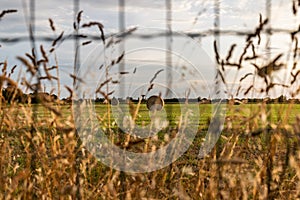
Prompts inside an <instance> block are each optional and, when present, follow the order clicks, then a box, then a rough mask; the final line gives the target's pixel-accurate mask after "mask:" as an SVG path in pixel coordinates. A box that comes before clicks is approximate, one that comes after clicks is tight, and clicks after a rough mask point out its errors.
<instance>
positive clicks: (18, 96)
mask: <svg viewBox="0 0 300 200" xmlns="http://www.w3.org/2000/svg"><path fill="white" fill-rule="evenodd" d="M2 101H3V102H8V103H12V102H17V103H29V102H30V103H33V104H35V103H41V102H42V101H47V102H56V101H61V102H63V103H71V102H72V99H71V98H63V99H61V100H60V99H58V97H57V96H56V95H55V94H49V93H46V92H39V93H30V94H25V93H23V92H22V90H21V89H19V88H17V87H14V86H10V85H9V86H8V87H6V88H2ZM91 101H93V102H95V103H111V104H117V103H126V102H128V101H131V102H133V103H138V102H139V99H138V98H132V97H127V98H126V99H124V98H115V97H114V98H112V99H109V100H107V99H105V98H96V99H91ZM215 101H218V100H215ZM146 102H147V99H146V98H144V97H143V98H142V99H141V103H146ZM164 102H165V103H185V102H188V103H200V104H210V103H212V100H211V99H209V98H201V97H198V98H189V99H186V98H170V99H164ZM223 102H226V103H230V104H245V103H248V104H251V103H260V102H265V103H269V104H272V103H296V104H300V99H287V98H286V97H285V96H284V95H281V96H279V97H277V98H241V99H240V98H234V99H226V100H225V101H223Z"/></svg>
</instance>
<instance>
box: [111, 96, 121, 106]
mask: <svg viewBox="0 0 300 200" xmlns="http://www.w3.org/2000/svg"><path fill="white" fill-rule="evenodd" d="M110 104H111V105H112V106H117V105H119V100H118V99H117V98H115V97H113V98H112V99H111V101H110Z"/></svg>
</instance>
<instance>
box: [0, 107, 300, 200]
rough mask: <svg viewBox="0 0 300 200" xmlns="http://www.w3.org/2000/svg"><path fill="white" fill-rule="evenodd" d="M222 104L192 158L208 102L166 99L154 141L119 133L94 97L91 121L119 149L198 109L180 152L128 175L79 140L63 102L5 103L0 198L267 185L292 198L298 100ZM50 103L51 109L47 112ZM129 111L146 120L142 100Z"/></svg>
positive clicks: (240, 191)
mask: <svg viewBox="0 0 300 200" xmlns="http://www.w3.org/2000/svg"><path fill="white" fill-rule="evenodd" d="M2 106H4V105H2ZM121 107H122V109H123V112H124V113H125V114H126V115H127V116H133V115H134V113H135V112H133V111H135V110H134V109H133V108H137V107H138V106H137V104H134V105H133V108H131V110H130V108H129V107H128V106H127V105H122V106H121ZM226 107H227V111H226V113H227V114H226V116H225V123H224V127H223V131H222V135H221V137H220V138H219V140H218V143H217V144H216V146H215V148H213V149H212V151H211V152H210V153H209V154H208V155H207V156H206V157H205V158H201V159H200V158H198V153H199V149H200V146H201V144H202V143H203V139H204V137H205V134H206V132H207V129H208V126H209V122H210V120H211V116H212V110H213V106H212V105H211V104H199V105H198V104H191V105H187V106H186V105H184V104H182V105H179V104H166V105H165V108H164V110H165V111H162V112H163V113H164V114H163V115H162V117H163V119H167V120H169V121H170V123H169V126H168V127H165V128H163V129H161V130H159V131H158V133H157V135H158V140H157V139H155V138H154V137H152V138H150V139H137V138H135V137H133V136H130V134H129V133H130V129H127V131H128V132H126V130H125V131H124V130H122V129H120V128H119V125H118V122H120V120H118V117H116V116H117V114H119V113H118V112H116V110H115V108H113V107H110V105H106V104H95V105H94V110H95V113H96V116H97V120H98V121H97V123H99V127H102V128H103V130H105V133H106V134H107V136H108V137H112V138H114V139H113V141H114V143H115V144H116V145H118V146H120V147H121V148H124V149H126V150H128V151H133V152H143V153H145V152H148V151H151V149H152V148H153V147H154V146H156V147H159V146H161V145H164V144H166V142H167V140H166V134H169V137H168V138H169V139H172V138H173V137H174V134H175V135H176V130H178V127H179V126H180V123H179V121H180V119H182V118H181V116H183V115H185V113H186V112H187V111H188V110H189V109H190V110H194V112H195V111H197V112H199V113H198V114H199V116H197V115H193V116H191V118H190V120H189V121H188V124H189V125H190V126H187V127H188V128H191V127H192V128H193V129H195V130H196V132H197V134H196V137H195V138H194V141H193V143H192V145H191V146H190V147H189V148H188V150H187V152H185V153H184V154H183V155H182V156H181V157H180V158H179V159H178V160H177V161H175V162H174V163H173V164H171V165H170V166H168V167H165V168H163V169H161V170H158V171H154V172H148V173H140V174H131V173H125V172H119V171H117V170H113V169H112V168H110V167H108V166H106V165H103V164H102V163H101V162H99V161H97V159H95V158H94V157H93V155H92V154H90V153H89V152H88V151H86V150H85V149H84V148H83V146H80V142H78V137H77V136H76V132H75V129H74V122H73V116H72V106H71V105H69V104H68V105H55V104H53V105H51V109H49V105H48V106H46V107H45V106H44V105H38V104H37V105H34V104H33V105H30V106H29V105H21V104H14V105H5V107H3V108H2V109H1V131H0V146H1V149H0V166H1V170H0V171H1V172H0V173H1V174H0V194H1V195H2V196H1V198H4V196H3V194H9V195H12V196H14V197H18V196H19V197H22V198H25V199H36V198H37V197H42V196H44V197H47V198H55V199H57V198H63V199H67V198H73V199H75V198H77V197H78V195H82V196H84V197H85V198H91V199H116V198H120V197H122V196H126V195H132V196H134V197H137V198H139V197H141V198H142V197H145V196H146V197H147V198H153V199H169V197H170V196H172V195H173V193H174V191H175V190H176V191H177V192H178V193H177V196H174V199H180V198H179V196H180V195H184V196H185V197H190V198H192V199H209V198H216V197H217V196H218V195H222V196H223V197H225V196H230V197H235V198H239V197H247V198H249V199H256V198H257V197H262V196H263V195H264V193H265V192H266V191H268V190H269V194H271V195H273V196H274V197H278V198H284V197H285V196H288V197H293V196H294V192H295V191H299V190H298V189H299V188H298V187H299V178H298V176H297V173H299V170H300V168H299V162H298V161H299V157H298V154H297V152H298V151H297V149H298V148H299V144H300V139H299V135H298V134H299V130H300V128H299V122H300V120H299V118H298V119H297V117H296V116H299V114H300V105H298V104H241V105H227V106H226ZM195 108H197V109H198V110H197V109H195ZM53 109H56V110H57V111H58V112H57V113H56V114H55V112H53ZM132 109H133V110H132ZM51 110H52V111H51ZM34 112H35V113H36V115H34ZM59 113H60V114H59ZM136 113H137V114H136V126H139V127H143V126H145V127H147V125H151V116H153V113H151V112H149V111H148V110H147V108H146V106H145V105H144V104H141V105H140V107H139V109H138V111H137V112H136ZM158 114H159V112H158ZM122 116H123V117H124V115H122ZM195 116H196V117H195ZM181 122H182V121H181ZM120 123H123V122H120ZM147 130H148V129H147ZM186 130H190V129H186ZM172 134H173V135H172ZM124 141H125V143H124ZM126 141H127V143H126ZM124 144H126V145H124ZM116 180H118V181H116ZM78 186H80V187H79V188H78ZM279 191H280V192H279ZM129 193H130V194H129Z"/></svg>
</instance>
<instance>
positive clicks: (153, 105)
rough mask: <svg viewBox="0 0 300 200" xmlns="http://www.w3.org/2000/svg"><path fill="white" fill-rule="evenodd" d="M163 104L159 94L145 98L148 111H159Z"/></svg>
mask: <svg viewBox="0 0 300 200" xmlns="http://www.w3.org/2000/svg"><path fill="white" fill-rule="evenodd" d="M164 105H165V102H164V100H163V99H162V98H161V97H160V96H156V95H153V96H151V97H149V98H148V100H147V108H148V110H150V111H160V110H162V108H163V107H164Z"/></svg>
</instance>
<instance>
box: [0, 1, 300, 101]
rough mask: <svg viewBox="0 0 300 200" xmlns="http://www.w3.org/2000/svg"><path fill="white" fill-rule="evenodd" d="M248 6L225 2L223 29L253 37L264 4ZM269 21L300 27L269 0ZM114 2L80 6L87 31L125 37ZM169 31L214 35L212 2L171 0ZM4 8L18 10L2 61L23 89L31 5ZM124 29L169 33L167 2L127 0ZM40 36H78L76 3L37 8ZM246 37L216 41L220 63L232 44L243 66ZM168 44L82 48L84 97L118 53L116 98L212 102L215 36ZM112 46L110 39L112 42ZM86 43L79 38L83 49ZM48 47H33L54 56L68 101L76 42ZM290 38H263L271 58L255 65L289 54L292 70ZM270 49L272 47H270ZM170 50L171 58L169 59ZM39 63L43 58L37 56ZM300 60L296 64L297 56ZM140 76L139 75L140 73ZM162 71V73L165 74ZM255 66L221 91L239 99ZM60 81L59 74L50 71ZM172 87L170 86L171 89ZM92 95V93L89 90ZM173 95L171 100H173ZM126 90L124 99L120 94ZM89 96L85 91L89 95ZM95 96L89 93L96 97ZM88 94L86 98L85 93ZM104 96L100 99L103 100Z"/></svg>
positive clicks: (0, 28) (283, 5)
mask: <svg viewBox="0 0 300 200" xmlns="http://www.w3.org/2000/svg"><path fill="white" fill-rule="evenodd" d="M259 2H260V3H258V1H248V0H220V1H219V3H220V30H231V31H233V32H234V31H251V32H253V31H254V30H255V27H257V25H258V23H259V14H261V15H262V17H263V18H266V10H267V8H268V7H267V6H266V3H265V1H259ZM271 2H272V4H271V9H270V10H271V17H270V18H271V19H270V21H271V22H270V26H271V27H272V28H276V29H286V30H296V29H297V28H298V26H299V23H300V17H299V15H300V14H299V13H300V9H299V12H298V15H296V16H295V15H293V13H292V1H291V0H272V1H271ZM118 3H119V2H118V1H117V0H110V1H107V0H84V1H81V2H80V4H79V9H80V10H83V14H82V22H81V23H82V24H83V23H88V22H90V21H97V22H100V23H102V24H103V26H104V33H105V35H106V36H110V35H112V34H117V33H119V32H120V29H119V24H120V23H121V22H120V20H119V6H118ZM171 3H172V6H171V7H172V8H171V20H170V23H169V24H170V25H171V28H172V31H174V32H177V33H180V34H183V33H202V32H205V31H208V30H212V29H213V28H214V18H215V13H214V1H212V0H172V1H171ZM0 5H1V9H2V10H6V9H17V10H18V12H17V13H11V14H7V15H5V16H4V17H3V18H2V19H1V21H0V39H1V41H0V45H1V47H0V52H1V53H0V60H1V62H3V61H4V60H6V61H7V62H8V69H11V68H13V66H14V65H17V66H18V67H17V68H16V71H15V73H14V74H13V76H12V77H13V78H14V79H15V80H17V81H18V83H19V84H20V87H21V88H23V89H24V90H25V87H24V86H22V85H21V78H20V77H22V76H26V75H25V73H26V69H25V67H24V66H22V64H21V63H20V61H19V60H18V59H16V57H17V56H23V57H25V53H29V52H31V48H32V47H31V44H30V42H29V41H28V40H27V39H26V38H27V37H28V33H29V31H28V18H29V12H30V11H29V1H26V0H13V1H12V0H1V3H0ZM124 10H125V19H124V23H125V27H126V29H130V28H133V27H138V30H137V32H136V33H134V34H137V35H138V34H150V35H151V34H159V33H162V32H165V31H166V30H167V28H168V23H167V20H166V13H167V9H166V2H165V1H163V0H153V1H147V0H126V1H125V7H124ZM35 18H36V21H35V35H36V36H38V37H53V38H55V37H58V36H59V34H60V33H61V32H62V31H64V36H67V35H69V34H72V33H73V21H74V13H73V2H72V1H66V0H60V1H58V0H51V1H49V0H48V1H36V7H35ZM49 18H51V19H52V20H53V22H54V25H55V28H56V30H55V32H53V31H52V30H51V28H50V25H49ZM79 32H80V33H82V34H91V35H95V36H99V34H100V33H99V30H98V29H97V28H95V27H94V28H87V29H84V28H83V29H80V30H79ZM13 38H24V40H22V41H18V42H6V41H5V39H13ZM245 38H246V36H237V35H235V34H231V35H221V36H220V39H219V47H218V49H219V51H220V56H221V57H222V58H224V57H226V55H227V52H228V50H229V49H230V46H231V45H232V44H236V45H237V47H236V49H235V51H234V54H233V58H232V59H233V60H236V59H238V57H239V56H240V54H241V53H242V51H243V48H244V47H245V44H246V43H245ZM169 39H170V38H163V37H157V38H152V39H134V38H126V39H124V41H122V42H121V43H116V44H115V45H113V46H111V47H109V48H107V49H106V50H105V51H103V45H102V43H101V41H99V40H98V41H93V42H92V43H91V44H89V45H85V46H82V45H81V46H80V64H81V69H82V71H81V72H82V74H84V76H86V77H82V78H84V79H85V80H88V81H87V82H88V84H87V85H86V86H84V87H83V88H82V89H83V90H84V91H87V90H90V91H93V90H94V89H95V88H97V86H99V84H101V82H103V81H105V80H106V78H107V77H108V75H107V74H106V71H105V70H104V68H105V67H104V68H102V69H101V70H99V66H100V65H101V63H102V64H104V65H108V64H109V63H110V61H111V60H113V59H115V58H117V57H118V56H120V54H121V53H120V51H121V50H120V49H121V48H124V50H125V57H124V60H123V61H124V65H125V67H124V72H126V73H127V74H124V75H123V76H119V75H118V76H116V74H118V69H119V68H118V65H116V66H114V67H110V68H109V69H110V70H109V72H108V73H109V77H113V79H114V80H117V79H118V80H119V84H115V85H114V84H110V85H109V87H110V88H111V89H109V88H108V89H107V91H114V94H113V95H115V96H120V95H124V93H125V95H127V96H139V95H142V94H143V95H152V94H157V93H162V95H165V97H185V96H187V95H190V96H191V97H198V96H201V97H214V96H217V94H216V92H215V90H216V89H215V82H214V76H215V54H214V48H213V43H214V40H215V38H214V37H213V35H207V36H205V37H201V38H199V37H198V38H194V39H191V38H189V37H187V36H185V35H184V34H183V35H182V37H174V38H172V40H170V41H171V42H170V43H169V44H171V45H170V46H169V47H168V41H169ZM108 40H109V39H107V41H108ZM85 41H87V39H81V40H80V44H82V43H83V42H85ZM51 43H52V42H47V41H40V40H38V41H37V42H36V46H37V47H39V46H40V45H43V46H44V48H45V50H46V51H47V54H48V56H49V58H50V59H49V66H52V65H56V62H58V65H59V76H60V84H61V87H60V88H61V89H60V90H61V97H66V96H68V95H69V94H68V92H67V90H66V89H65V87H64V85H67V86H72V78H71V77H70V75H69V74H72V73H73V66H74V41H72V40H64V41H63V42H62V43H59V45H58V47H57V48H56V50H55V53H50V52H49V50H50V49H51ZM292 45H293V44H292V43H291V37H290V35H289V34H286V33H274V34H272V36H271V37H267V36H266V35H262V42H261V44H260V45H257V46H256V48H257V49H256V50H257V52H260V53H261V55H263V56H264V57H265V58H266V59H262V60H261V61H260V60H259V61H257V62H258V63H257V64H260V65H264V64H266V63H267V62H268V61H267V59H269V58H273V57H275V56H276V55H278V54H279V53H284V55H283V56H282V61H284V62H287V63H291V59H290V57H291V47H292ZM267 47H269V48H267ZM168 50H171V52H170V54H167V53H166V52H167V51H168ZM167 55H171V56H170V57H171V60H172V64H171V65H172V67H170V66H169V65H170V63H169V64H168V63H167V62H166V59H167ZM40 56H41V55H40ZM298 59H299V57H298ZM135 69H137V70H136V71H135ZM160 70H161V71H160ZM290 70H291V69H290V66H289V65H287V66H286V69H285V70H284V71H279V72H277V74H275V75H274V81H275V82H278V83H279V82H281V83H285V82H288V81H289V76H288V74H289V73H290ZM158 71H160V73H159V74H157V76H156V77H155V79H154V81H153V83H154V89H152V90H151V91H150V92H148V93H147V89H148V88H149V87H150V85H151V80H152V78H153V77H154V76H155V73H156V72H158ZM253 72H255V69H254V68H253V66H252V67H251V66H250V65H249V66H245V67H244V68H242V69H241V70H236V69H235V68H232V69H230V68H229V69H226V72H225V73H224V76H225V78H226V82H227V85H226V86H223V85H221V86H219V87H221V89H222V90H226V91H227V93H225V94H223V95H225V96H226V95H229V94H232V95H233V96H238V97H242V96H243V95H241V94H242V93H243V92H241V94H236V91H237V88H238V87H239V80H240V78H241V77H243V76H244V75H245V74H247V73H253ZM53 75H56V72H53ZM170 81H171V83H170ZM253 82H255V83H256V84H257V85H258V86H257V88H259V85H260V84H261V85H263V80H260V79H259V78H258V79H255V80H254V79H253V78H251V77H250V78H249V77H248V78H247V79H246V80H245V81H244V82H243V86H242V88H243V90H244V91H245V90H246V89H247V88H248V87H249V86H250V85H251V84H253ZM44 88H45V91H48V92H49V91H51V90H52V89H53V92H54V93H57V91H58V90H59V89H58V85H57V82H56V81H53V82H45V83H44ZM87 88H88V89H87ZM168 88H169V89H170V91H173V92H171V93H168V92H167V91H168ZM293 90H295V88H293V87H290V88H282V87H274V90H271V92H270V95H271V96H278V95H280V94H284V95H286V96H289V95H290V93H291V91H293ZM122 91H123V92H122ZM87 93H88V92H87ZM91 93H92V92H91ZM85 95H87V94H85ZM252 95H253V96H259V97H263V96H262V95H263V94H261V95H260V94H252ZM100 96H101V95H100Z"/></svg>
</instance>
